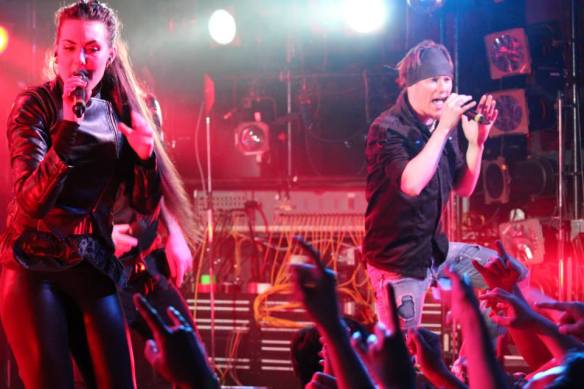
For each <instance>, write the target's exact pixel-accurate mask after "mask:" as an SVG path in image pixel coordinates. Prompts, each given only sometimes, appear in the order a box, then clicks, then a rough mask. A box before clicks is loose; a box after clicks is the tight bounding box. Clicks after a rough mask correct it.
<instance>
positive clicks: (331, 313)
mask: <svg viewBox="0 0 584 389" xmlns="http://www.w3.org/2000/svg"><path fill="white" fill-rule="evenodd" d="M295 241H296V243H297V244H299V245H300V246H301V247H302V249H303V250H304V251H305V252H306V253H307V254H308V256H309V257H310V258H311V259H312V260H313V262H314V263H315V264H316V266H314V265H307V264H291V265H290V270H291V272H292V276H293V283H294V289H295V290H296V294H297V295H298V296H299V299H300V301H302V303H303V305H304V307H305V308H306V311H307V312H308V314H309V316H310V317H311V318H312V320H313V321H314V322H315V324H316V327H317V328H318V331H319V332H320V334H321V336H322V337H323V338H324V340H325V343H326V347H327V355H328V356H329V357H330V361H331V364H332V368H333V372H334V375H335V377H336V378H337V385H338V387H339V388H341V389H343V388H346V389H349V388H371V389H373V387H374V386H373V383H372V382H371V379H370V378H369V374H368V373H367V370H366V369H365V366H363V363H362V362H361V360H360V359H359V357H358V356H357V354H356V353H355V350H353V348H352V347H351V344H350V342H349V332H348V330H347V328H346V325H345V323H344V322H343V320H342V319H341V317H340V314H339V306H338V304H339V303H338V298H337V292H336V280H335V275H334V273H333V272H332V271H331V270H329V269H327V268H326V267H325V266H324V265H323V264H322V262H321V259H320V254H319V253H318V252H317V251H316V250H315V249H314V248H313V247H312V246H311V245H309V244H308V243H306V242H305V241H304V240H302V239H300V238H295Z"/></svg>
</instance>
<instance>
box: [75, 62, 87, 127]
mask: <svg viewBox="0 0 584 389" xmlns="http://www.w3.org/2000/svg"><path fill="white" fill-rule="evenodd" d="M75 75H76V76H80V77H81V78H83V80H85V82H88V80H89V73H88V72H87V70H85V69H81V70H79V71H78V72H76V73H75ZM85 97H86V96H85V87H81V86H78V87H77V88H75V90H74V91H73V113H74V114H75V116H77V117H78V118H80V117H81V116H83V114H84V113H85Z"/></svg>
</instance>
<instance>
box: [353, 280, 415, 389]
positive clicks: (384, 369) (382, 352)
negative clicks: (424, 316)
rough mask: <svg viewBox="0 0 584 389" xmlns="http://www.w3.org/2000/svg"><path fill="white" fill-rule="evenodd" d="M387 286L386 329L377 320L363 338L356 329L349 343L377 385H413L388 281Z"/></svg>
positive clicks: (387, 386) (399, 386)
mask: <svg viewBox="0 0 584 389" xmlns="http://www.w3.org/2000/svg"><path fill="white" fill-rule="evenodd" d="M386 288H387V293H388V301H389V304H390V310H389V312H390V318H389V321H390V328H387V329H386V328H385V326H384V325H383V323H377V325H376V326H375V331H374V332H375V333H374V334H371V335H370V336H369V337H368V338H367V339H366V340H364V339H362V337H361V333H360V332H355V334H353V337H352V338H351V343H352V345H353V348H354V349H356V350H357V352H358V353H359V355H360V356H361V360H363V362H364V363H365V365H366V366H367V368H368V370H369V372H370V373H371V374H372V375H373V376H374V377H375V378H376V380H377V383H378V384H379V385H380V387H383V388H413V387H415V383H416V374H415V371H414V367H413V365H412V363H411V361H410V356H409V354H408V350H407V347H406V344H405V341H404V337H403V334H402V332H401V329H400V322H399V316H398V311H397V306H396V303H395V292H394V290H393V286H392V285H391V283H389V282H388V283H387V284H386Z"/></svg>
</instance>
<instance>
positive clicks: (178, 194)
mask: <svg viewBox="0 0 584 389" xmlns="http://www.w3.org/2000/svg"><path fill="white" fill-rule="evenodd" d="M70 19H75V20H90V21H100V22H102V23H103V24H104V25H105V26H106V29H107V31H108V38H109V44H110V47H114V48H116V50H117V55H116V56H115V58H114V59H113V61H112V62H111V63H110V64H109V65H108V66H107V68H106V70H105V73H104V75H103V79H102V80H101V97H102V98H104V99H106V100H108V101H110V102H111V103H112V105H113V108H114V110H115V112H116V114H117V115H118V117H119V118H120V120H121V121H123V122H124V123H126V124H127V125H130V126H131V125H132V122H131V112H132V111H135V112H138V113H139V114H141V115H142V116H143V117H144V118H145V119H146V122H147V123H148V125H150V126H151V128H156V127H157V126H156V124H155V120H154V118H153V113H152V111H151V110H150V109H149V108H148V105H147V103H146V101H145V96H146V94H145V93H144V92H143V90H142V88H140V85H139V83H138V81H137V78H136V75H135V74H134V71H133V69H132V65H131V61H130V57H129V54H128V49H127V46H126V44H125V42H124V41H123V40H122V39H121V28H122V24H121V22H120V20H119V18H118V16H117V14H116V11H115V10H114V9H112V8H111V7H109V6H108V5H107V4H105V3H102V2H99V1H96V0H86V1H79V2H77V3H73V4H70V5H67V6H64V7H61V8H59V9H58V10H57V12H56V13H55V25H56V28H57V32H56V36H55V43H57V42H58V41H59V37H60V32H61V26H62V23H63V22H64V21H65V20H70ZM48 60H49V62H48V64H47V67H46V68H47V69H53V68H54V66H53V63H54V56H53V57H51V58H49V59H48ZM53 77H56V74H53ZM154 152H155V154H156V159H157V165H158V167H159V170H160V175H161V179H162V192H163V196H164V199H165V201H164V203H165V205H166V206H167V208H168V209H169V210H170V211H171V213H172V214H173V216H174V217H175V219H176V220H177V222H178V223H179V225H180V227H181V229H182V230H183V233H184V235H185V238H186V239H187V242H188V243H189V246H191V249H195V247H196V243H197V237H196V228H195V227H196V226H195V223H194V216H193V211H192V208H191V203H190V201H189V197H188V195H187V192H186V190H185V187H184V184H183V182H182V180H181V178H180V176H179V174H178V172H177V170H176V168H175V166H174V164H173V163H172V160H171V159H170V157H169V155H168V153H167V152H166V149H165V147H164V145H163V143H162V141H161V139H160V135H159V133H158V131H154Z"/></svg>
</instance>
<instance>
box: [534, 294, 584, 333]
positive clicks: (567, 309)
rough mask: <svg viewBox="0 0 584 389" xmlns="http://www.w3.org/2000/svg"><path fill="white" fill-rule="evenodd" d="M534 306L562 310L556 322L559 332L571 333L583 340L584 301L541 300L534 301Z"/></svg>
mask: <svg viewBox="0 0 584 389" xmlns="http://www.w3.org/2000/svg"><path fill="white" fill-rule="evenodd" d="M535 306H536V307H537V308H543V309H552V310H555V311H560V312H562V315H561V316H560V318H559V323H558V324H559V330H560V333H562V334H564V335H572V336H575V337H576V338H578V339H579V340H580V341H584V303H581V302H579V301H565V302H541V303H536V305H535Z"/></svg>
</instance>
